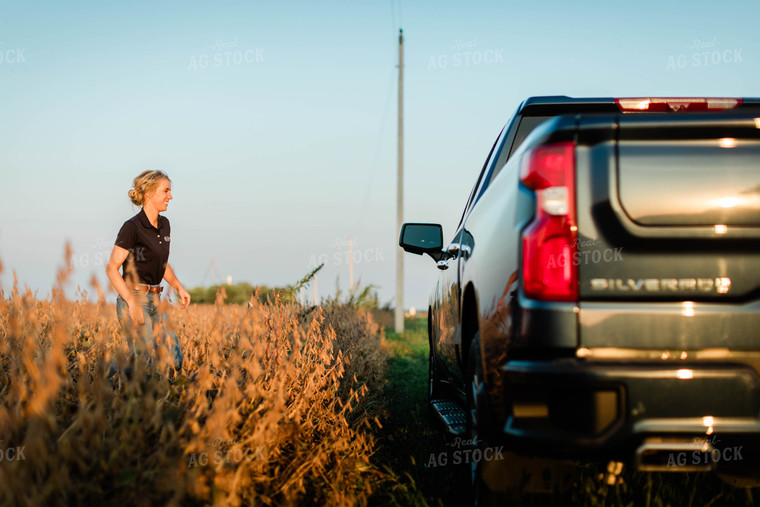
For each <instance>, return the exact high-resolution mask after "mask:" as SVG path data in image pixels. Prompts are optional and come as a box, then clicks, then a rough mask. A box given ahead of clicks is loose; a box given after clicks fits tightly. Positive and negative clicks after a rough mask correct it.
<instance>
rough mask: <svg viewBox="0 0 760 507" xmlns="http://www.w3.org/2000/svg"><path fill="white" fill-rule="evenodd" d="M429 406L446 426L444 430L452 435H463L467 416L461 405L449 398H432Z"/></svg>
mask: <svg viewBox="0 0 760 507" xmlns="http://www.w3.org/2000/svg"><path fill="white" fill-rule="evenodd" d="M430 406H431V407H432V408H433V411H434V412H435V413H436V415H438V418H439V419H440V420H441V422H442V423H443V425H444V426H445V427H446V431H448V432H449V433H451V434H452V435H454V436H461V435H464V432H465V430H466V428H467V416H466V414H465V411H464V410H462V407H460V406H459V405H458V404H456V403H454V402H453V401H451V400H433V401H431V402H430Z"/></svg>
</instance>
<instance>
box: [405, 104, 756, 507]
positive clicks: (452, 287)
mask: <svg viewBox="0 0 760 507" xmlns="http://www.w3.org/2000/svg"><path fill="white" fill-rule="evenodd" d="M450 237H451V240H450V241H449V242H448V243H446V244H444V241H443V230H442V227H441V226H440V225H439V224H430V223H406V224H404V225H403V227H402V230H401V234H400V238H399V244H400V246H401V247H402V248H403V249H404V250H405V251H407V252H411V253H414V254H420V255H421V254H428V255H430V257H432V258H433V260H434V262H435V264H436V269H437V270H438V279H437V283H436V285H435V287H434V290H433V293H432V295H431V297H430V303H429V309H428V334H429V340H430V355H429V379H428V384H429V385H428V387H429V389H428V392H429V403H430V407H431V409H432V411H433V413H434V414H436V415H437V416H438V418H439V419H440V421H441V422H442V423H443V424H444V425H445V427H446V428H447V429H448V431H449V432H450V433H451V434H454V435H460V436H462V437H466V438H467V441H470V442H473V443H477V446H479V447H480V448H481V449H482V450H485V448H487V447H489V446H490V447H493V446H495V445H500V446H503V447H504V449H507V450H508V451H509V452H510V453H513V455H514V456H515V457H516V458H515V459H528V458H530V459H536V458H537V459H539V460H541V459H543V460H545V462H547V463H550V462H552V461H551V460H605V461H606V460H611V461H615V462H617V463H620V464H623V463H625V464H628V465H629V466H632V467H633V468H634V469H635V470H638V471H679V472H688V471H707V470H709V471H715V472H717V473H718V474H719V475H721V477H723V478H725V479H727V480H729V481H733V483H734V484H747V482H746V481H750V483H751V482H752V481H753V480H755V479H757V477H758V475H757V474H756V471H757V464H758V463H760V99H756V98H653V97H650V98H616V99H615V98H588V99H576V98H569V97H564V96H556V97H533V98H530V99H527V100H525V101H524V102H523V103H522V104H521V105H520V106H519V107H518V109H517V111H516V112H515V114H514V115H513V117H512V119H511V121H509V122H508V123H507V125H506V126H505V127H504V128H503V130H502V131H501V133H500V134H499V136H498V138H497V139H496V142H495V143H494V145H493V147H492V149H491V152H490V154H489V155H488V158H487V160H486V162H485V164H484V165H483V167H482V169H481V171H480V173H479V175H478V177H477V180H476V182H475V185H474V186H473V188H472V190H471V192H470V194H469V197H468V198H467V201H466V204H465V206H464V211H463V213H462V217H461V220H460V221H459V224H458V225H457V227H456V229H455V230H454V232H453V234H452V235H451V236H450ZM492 454H493V453H492ZM473 455H474V454H473ZM480 455H481V456H482V455H485V454H482V453H481V454H480ZM489 467H492V468H489ZM493 467H496V463H494V462H488V461H486V460H481V461H480V462H474V461H473V463H472V470H471V472H472V474H471V475H472V482H473V486H474V488H475V495H476V501H477V499H481V500H483V501H484V500H485V499H487V498H490V496H489V495H498V494H501V493H504V492H505V491H509V488H511V487H515V484H517V483H520V481H521V480H524V477H523V478H522V479H520V478H515V477H514V474H515V473H516V472H515V469H514V468H510V467H502V469H501V471H498V470H496V469H495V468H493ZM494 470H496V471H494ZM543 473H544V474H546V471H545V470H544V472H543ZM510 474H512V477H510V476H509V475H510ZM510 481H511V482H510ZM743 481H744V482H743Z"/></svg>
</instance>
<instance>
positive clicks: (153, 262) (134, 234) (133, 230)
mask: <svg viewBox="0 0 760 507" xmlns="http://www.w3.org/2000/svg"><path fill="white" fill-rule="evenodd" d="M170 231H171V227H169V219H168V218H166V217H164V216H161V215H158V228H155V227H153V225H151V223H150V221H149V220H148V216H147V215H146V214H145V210H142V209H141V210H140V213H138V214H137V215H135V216H133V217H132V218H130V219H129V220H127V221H126V222H124V225H122V226H121V229H120V230H119V234H118V235H117V236H116V243H114V244H115V245H116V246H120V247H122V248H124V249H126V250H129V255H128V256H127V259H126V260H125V261H124V264H122V272H121V273H122V274H121V276H122V278H124V280H128V278H127V265H128V263H129V261H130V259H132V260H134V263H135V268H136V269H137V274H138V276H139V277H140V283H147V284H150V285H158V284H160V283H161V280H162V279H163V277H164V272H165V271H166V264H167V262H168V261H169V242H170V240H171V235H170Z"/></svg>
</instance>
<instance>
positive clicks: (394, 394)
mask: <svg viewBox="0 0 760 507" xmlns="http://www.w3.org/2000/svg"><path fill="white" fill-rule="evenodd" d="M386 341H387V344H388V348H389V352H390V354H389V356H390V357H389V360H388V372H387V381H386V384H385V386H384V390H383V395H384V399H385V400H386V402H385V403H386V407H385V412H384V417H383V418H382V424H383V428H382V429H380V430H378V431H377V437H378V444H379V445H378V450H377V452H376V453H375V455H374V456H373V462H374V463H375V464H376V465H377V466H379V467H381V468H382V469H384V470H385V471H386V472H388V474H389V476H390V477H391V479H390V480H388V481H387V482H386V483H385V485H384V488H383V489H382V490H381V491H379V492H377V493H376V494H375V495H374V496H373V497H372V499H371V504H372V505H403V506H407V505H414V506H427V505H436V506H449V505H451V506H460V505H467V495H468V491H467V473H468V471H469V470H468V469H466V468H465V466H463V465H459V466H454V465H452V464H449V465H448V466H436V467H429V466H427V465H428V464H429V462H430V456H431V455H438V454H440V453H446V452H448V454H449V455H450V454H451V452H450V451H451V450H452V447H451V446H450V445H449V444H450V443H451V441H450V440H448V439H447V437H446V434H445V432H444V430H443V428H442V427H441V426H440V425H439V424H437V422H436V421H435V420H434V419H433V418H432V417H431V416H430V415H429V413H428V407H427V360H428V338H427V322H426V320H425V319H407V320H406V322H405V332H404V333H403V334H401V335H399V334H396V333H394V332H393V331H386ZM605 469H606V463H587V464H583V465H581V466H580V467H579V469H578V473H577V474H576V478H575V482H574V484H573V485H572V488H571V491H570V492H569V494H568V496H567V500H568V502H569V503H570V504H572V505H605V506H638V505H643V506H651V507H665V506H681V505H687V506H703V505H712V506H718V505H732V506H735V505H737V506H738V505H755V503H756V501H755V498H758V497H760V491H758V489H741V488H733V487H731V486H728V485H727V484H725V483H723V481H721V480H720V479H719V478H718V477H717V476H715V475H714V474H711V473H690V474H683V473H651V474H648V473H636V472H633V471H632V469H630V468H624V469H623V473H622V475H621V477H620V478H621V479H622V480H621V481H619V483H618V484H616V485H614V486H608V485H606V484H605V481H604V480H603V475H604V472H605Z"/></svg>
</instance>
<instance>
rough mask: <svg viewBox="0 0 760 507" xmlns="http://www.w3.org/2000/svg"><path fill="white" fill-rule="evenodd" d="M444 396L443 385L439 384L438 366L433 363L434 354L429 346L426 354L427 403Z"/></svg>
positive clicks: (431, 346)
mask: <svg viewBox="0 0 760 507" xmlns="http://www.w3.org/2000/svg"><path fill="white" fill-rule="evenodd" d="M443 395H444V392H443V385H442V384H441V377H440V373H439V372H438V365H437V364H436V362H435V353H434V352H433V345H432V343H431V344H430V353H429V354H428V403H429V402H431V401H433V400H437V399H440V398H442V397H443Z"/></svg>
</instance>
